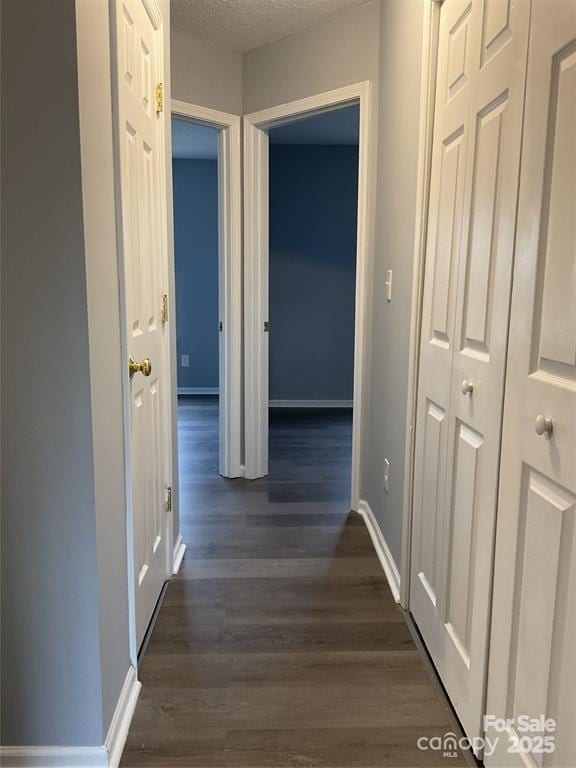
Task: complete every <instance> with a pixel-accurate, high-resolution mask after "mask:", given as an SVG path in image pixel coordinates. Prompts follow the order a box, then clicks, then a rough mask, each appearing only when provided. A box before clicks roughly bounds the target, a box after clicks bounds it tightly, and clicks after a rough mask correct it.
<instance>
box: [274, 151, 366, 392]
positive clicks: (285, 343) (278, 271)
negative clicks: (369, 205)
mask: <svg viewBox="0 0 576 768" xmlns="http://www.w3.org/2000/svg"><path fill="white" fill-rule="evenodd" d="M357 199H358V148H357V147H354V146H302V145H300V146H298V145H296V146H289V145H274V144H271V146H270V399H271V400H276V399H278V400H326V399H330V400H348V399H352V396H353V375H354V292H355V272H356V218H357V216H356V213H357Z"/></svg>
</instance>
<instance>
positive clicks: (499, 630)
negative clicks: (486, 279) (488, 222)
mask: <svg viewBox="0 0 576 768" xmlns="http://www.w3.org/2000/svg"><path fill="white" fill-rule="evenodd" d="M540 417H544V419H550V420H551V421H550V422H546V421H544V419H542V418H540ZM548 426H551V427H552V432H551V433H548V432H547V431H546V428H547V427H548ZM575 651H576V2H574V0H534V8H533V21H532V26H531V39H530V59H529V65H528V86H527V94H526V116H525V130H524V138H523V158H522V174H521V181H520V203H519V211H518V241H517V247H516V261H515V268H514V292H513V297H512V310H511V324H510V357H509V364H508V373H507V381H506V404H505V409H504V428H503V444H502V468H501V480H500V500H499V507H498V527H497V537H496V555H495V573H494V604H493V618H492V638H491V650H490V667H489V680H488V700H487V713H488V714H489V715H494V716H496V717H501V718H511V719H514V718H518V717H519V716H520V715H527V716H530V717H539V716H540V715H544V716H545V717H546V718H554V719H555V720H556V721H557V730H556V732H555V733H553V732H551V731H550V732H548V734H547V735H552V736H555V742H556V749H555V752H554V753H553V754H544V755H543V754H538V753H537V752H532V754H529V755H524V756H523V757H520V756H519V755H518V754H514V753H512V754H510V753H508V747H509V743H508V740H507V739H506V738H504V739H501V740H500V744H499V749H498V751H497V752H496V754H495V755H493V756H492V757H488V756H487V757H486V763H487V764H489V765H494V766H498V767H499V768H502V767H503V766H508V765H514V766H532V765H534V766H536V765H538V766H554V767H555V768H560V767H564V766H573V765H574V764H575V756H576V654H575ZM515 734H516V735H517V736H518V737H534V736H538V735H544V734H538V733H528V732H525V731H524V732H523V731H522V730H521V729H519V728H516V727H515V725H514V723H512V724H511V725H510V728H509V732H508V735H509V736H510V737H511V738H512V740H513V739H514V735H515ZM493 735H497V734H496V733H494V734H493ZM524 743H525V744H526V746H530V745H529V743H528V742H527V741H525V742H524Z"/></svg>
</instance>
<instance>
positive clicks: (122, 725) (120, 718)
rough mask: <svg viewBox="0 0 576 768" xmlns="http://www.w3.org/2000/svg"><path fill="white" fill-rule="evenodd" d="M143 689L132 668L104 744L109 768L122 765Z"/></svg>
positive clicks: (125, 681)
mask: <svg viewBox="0 0 576 768" xmlns="http://www.w3.org/2000/svg"><path fill="white" fill-rule="evenodd" d="M141 688H142V683H141V682H140V681H139V680H138V677H137V675H136V670H135V669H134V667H130V669H129V670H128V672H127V674H126V679H125V680H124V685H123V686H122V690H121V692H120V696H119V698H118V704H117V705H116V711H115V712H114V716H113V717H112V722H111V723H110V728H109V729H108V735H107V736H106V741H105V742H104V749H105V750H106V754H107V756H108V762H107V763H106V765H107V767H108V768H118V766H119V765H120V758H121V757H122V752H123V751H124V745H125V744H126V738H127V736H128V729H129V728H130V723H131V722H132V716H133V715H134V710H135V709H136V703H137V701H138V696H139V695H140V689H141Z"/></svg>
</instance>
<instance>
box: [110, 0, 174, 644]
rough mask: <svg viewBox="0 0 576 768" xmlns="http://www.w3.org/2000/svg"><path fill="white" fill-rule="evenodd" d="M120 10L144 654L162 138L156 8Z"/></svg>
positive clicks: (157, 564) (157, 557)
mask: <svg viewBox="0 0 576 768" xmlns="http://www.w3.org/2000/svg"><path fill="white" fill-rule="evenodd" d="M115 7H116V26H117V35H116V39H117V57H118V61H117V73H118V80H117V82H118V118H119V124H118V143H119V153H120V196H121V205H122V222H121V228H122V244H123V259H124V292H125V308H126V341H127V355H128V356H129V357H130V358H131V359H132V360H134V361H135V363H136V364H137V367H139V370H135V371H134V372H132V374H131V375H130V384H129V398H130V406H129V411H130V413H129V416H130V434H129V440H128V442H129V462H128V464H129V467H130V474H131V489H130V490H131V512H132V521H133V522H132V525H133V545H134V561H133V563H134V584H135V603H136V605H135V612H136V640H137V644H138V647H139V646H140V644H141V642H142V640H143V638H144V635H145V632H146V628H147V626H148V624H149V622H150V618H151V616H152V613H153V611H154V608H155V605H156V602H157V600H158V597H159V595H160V591H161V589H162V586H163V584H164V581H165V579H166V574H167V563H166V541H165V538H166V529H167V519H166V518H167V514H166V506H167V505H166V494H167V486H168V485H169V475H168V473H167V467H168V464H167V455H168V453H169V451H168V446H167V445H166V444H165V435H166V431H167V430H166V421H165V419H166V414H167V398H168V391H167V389H168V384H169V372H168V371H167V370H165V363H164V359H165V355H166V344H167V339H166V337H165V333H166V331H165V329H164V326H163V315H162V310H163V295H164V293H165V280H166V270H165V259H166V245H165V238H164V234H163V233H164V224H163V219H162V217H163V212H164V210H165V209H164V207H163V205H162V189H163V185H162V173H163V168H164V147H163V135H164V134H163V125H162V117H161V116H160V115H159V114H157V103H156V85H157V83H158V82H159V80H160V78H161V72H162V43H161V35H162V33H161V29H157V28H156V26H155V23H154V22H153V20H152V19H151V17H150V15H149V13H148V10H147V9H148V8H150V7H151V3H150V2H146V4H144V3H143V2H142V0H118V1H117V2H116V3H115ZM157 23H158V22H157V21H156V24H157Z"/></svg>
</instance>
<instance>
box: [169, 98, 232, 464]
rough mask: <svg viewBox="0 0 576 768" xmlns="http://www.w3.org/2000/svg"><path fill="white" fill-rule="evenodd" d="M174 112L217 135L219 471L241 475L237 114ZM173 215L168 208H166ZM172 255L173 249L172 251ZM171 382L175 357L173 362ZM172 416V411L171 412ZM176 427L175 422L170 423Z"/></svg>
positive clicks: (187, 107) (174, 106)
mask: <svg viewBox="0 0 576 768" xmlns="http://www.w3.org/2000/svg"><path fill="white" fill-rule="evenodd" d="M171 111H172V116H173V117H180V118H185V119H189V120H193V121H194V122H195V123H201V124H202V125H206V126H208V127H210V128H217V129H218V130H219V134H218V265H219V266H218V303H219V319H220V321H221V323H222V333H221V335H220V354H219V359H220V365H219V367H220V376H219V389H220V474H221V475H223V476H224V477H241V476H242V475H243V469H242V456H241V452H242V443H241V439H242V438H241V435H242V431H241V417H242V410H241V409H242V235H241V232H242V213H241V211H242V203H241V170H242V169H241V155H240V117H239V116H238V115H231V114H228V113H227V112H218V111H216V110H214V109H207V108H206V107H200V106H198V105H196V104H189V103H187V102H185V101H178V100H177V99H172V101H171ZM169 215H170V216H171V215H172V211H171V210H170V211H169ZM172 258H174V254H172ZM172 376H173V381H174V386H175V385H176V380H177V375H176V359H174V360H173V361H172ZM173 418H174V419H176V414H174V416H173ZM173 429H174V430H176V429H177V424H173Z"/></svg>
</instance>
